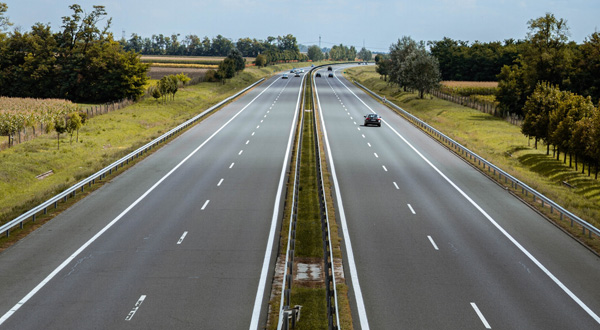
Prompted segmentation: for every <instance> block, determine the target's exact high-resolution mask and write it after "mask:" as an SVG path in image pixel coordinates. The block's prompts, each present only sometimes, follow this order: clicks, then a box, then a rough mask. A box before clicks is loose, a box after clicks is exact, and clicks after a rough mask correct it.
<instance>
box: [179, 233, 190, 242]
mask: <svg viewBox="0 0 600 330" xmlns="http://www.w3.org/2000/svg"><path fill="white" fill-rule="evenodd" d="M187 233H188V232H187V231H184V232H183V235H181V237H180V238H179V241H177V244H181V242H183V240H184V239H185V237H186V236H187Z"/></svg>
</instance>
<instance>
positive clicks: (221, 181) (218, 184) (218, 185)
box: [217, 179, 223, 187]
mask: <svg viewBox="0 0 600 330" xmlns="http://www.w3.org/2000/svg"><path fill="white" fill-rule="evenodd" d="M221 183H223V179H221V180H219V183H217V187H220V186H221Z"/></svg>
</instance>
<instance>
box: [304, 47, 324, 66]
mask: <svg viewBox="0 0 600 330" xmlns="http://www.w3.org/2000/svg"><path fill="white" fill-rule="evenodd" d="M307 54H308V58H309V59H310V60H311V61H314V62H316V61H321V60H322V59H323V52H322V51H321V48H319V46H317V45H312V46H310V47H308V52H307Z"/></svg>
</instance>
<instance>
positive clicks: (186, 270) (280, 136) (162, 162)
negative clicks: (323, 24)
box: [0, 76, 302, 330]
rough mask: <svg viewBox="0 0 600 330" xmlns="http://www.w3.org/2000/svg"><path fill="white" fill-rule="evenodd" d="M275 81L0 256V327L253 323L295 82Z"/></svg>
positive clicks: (265, 277) (264, 292)
mask: <svg viewBox="0 0 600 330" xmlns="http://www.w3.org/2000/svg"><path fill="white" fill-rule="evenodd" d="M280 78H281V76H276V77H274V78H272V79H270V80H268V81H266V82H264V83H263V84H261V85H260V86H259V87H257V88H255V89H254V90H252V91H250V92H248V93H247V94H246V95H245V96H243V97H241V98H239V99H238V100H237V101H235V102H233V103H231V104H230V105H227V106H226V107H225V108H223V109H221V110H219V111H218V112H216V113H214V114H213V115H212V116H210V117H209V118H207V119H206V120H204V121H203V122H201V123H200V124H198V125H196V126H195V127H194V128H192V129H190V130H189V131H188V132H186V133H184V134H183V135H181V136H180V137H178V138H176V139H175V140H173V141H171V142H169V143H168V145H166V146H164V147H163V148H162V149H160V150H159V151H157V152H155V153H154V154H152V155H150V156H148V158H146V159H145V160H143V161H142V162H140V163H139V164H137V165H136V166H135V167H133V168H132V169H130V170H128V171H127V172H126V173H123V174H121V175H120V176H118V177H117V178H115V179H114V180H112V181H111V182H110V183H109V184H106V185H105V186H103V187H102V188H101V189H99V190H97V191H95V192H94V193H92V194H91V195H90V196H89V197H87V198H85V199H84V200H82V201H80V202H79V203H77V204H76V205H75V206H73V207H72V208H70V209H69V210H67V211H65V212H64V213H62V214H61V215H60V216H58V217H56V218H55V219H53V220H52V221H50V222H48V223H47V224H45V225H44V226H43V227H41V228H40V229H38V230H37V231H35V232H34V233H32V234H31V235H29V236H28V237H27V238H25V239H23V240H22V241H20V242H19V243H17V244H16V245H14V246H13V247H11V248H9V249H7V250H6V251H4V252H3V253H1V254H0V265H1V267H0V317H1V318H0V328H1V329H19V330H24V329H248V328H251V329H256V328H257V327H259V326H262V325H264V323H265V322H266V306H267V300H268V298H269V293H270V283H271V279H270V277H271V276H272V274H273V265H274V258H275V256H274V253H273V252H274V251H275V250H276V246H277V238H278V235H279V233H278V219H281V214H280V212H281V208H282V202H281V197H282V196H283V190H282V188H283V186H284V183H285V180H286V177H285V175H286V171H287V164H288V161H289V157H290V145H291V141H292V136H291V135H292V134H293V127H295V124H296V121H297V120H296V118H297V114H298V112H297V104H298V100H299V96H300V94H299V91H300V85H301V84H300V82H301V80H302V78H294V77H292V78H290V79H287V80H286V79H280ZM202 110H203V109H199V112H200V111H202Z"/></svg>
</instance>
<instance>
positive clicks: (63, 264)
mask: <svg viewBox="0 0 600 330" xmlns="http://www.w3.org/2000/svg"><path fill="white" fill-rule="evenodd" d="M275 81H277V80H275ZM275 81H274V82H273V83H271V85H269V86H267V87H266V88H265V89H264V90H263V91H262V92H260V93H259V94H258V95H257V96H256V97H255V98H254V99H252V101H250V102H249V103H248V104H247V105H246V106H244V107H243V108H242V109H241V110H240V111H238V112H237V113H236V114H235V115H233V116H232V117H231V118H230V119H229V120H228V121H227V122H226V123H225V124H223V126H221V127H220V128H219V129H218V130H216V131H215V132H214V133H213V134H212V135H211V136H209V137H208V138H207V139H206V140H205V141H204V142H202V144H200V145H199V146H198V147H197V148H196V149H194V151H192V152H191V153H190V154H189V155H187V156H186V157H185V158H184V159H183V160H182V161H181V162H179V164H177V165H175V167H173V168H172V169H171V170H170V171H169V172H168V173H167V174H165V175H164V176H163V177H162V178H161V179H160V180H158V181H157V182H156V183H155V184H154V185H153V186H152V187H150V188H149V189H148V190H146V192H145V193H144V194H142V195H141V196H140V197H138V199H136V200H135V202H133V203H131V205H129V206H128V207H127V208H126V209H125V210H124V211H123V212H121V213H120V214H119V215H118V216H117V217H116V218H114V219H113V220H112V221H111V222H109V223H108V224H107V225H106V226H104V228H102V229H101V230H100V231H98V232H97V233H96V235H94V236H92V238H90V239H89V240H88V241H87V242H85V243H84V244H83V245H82V246H81V247H79V249H77V250H76V251H75V252H74V253H73V254H71V255H70V256H69V257H68V258H67V259H66V260H65V261H63V262H62V263H61V264H60V265H58V267H56V268H55V269H54V270H53V271H52V272H51V273H50V274H48V276H46V278H44V279H43V280H42V281H41V282H40V283H39V284H38V285H37V286H36V287H35V288H33V289H32V290H31V291H30V292H29V293H28V294H27V295H25V297H23V299H21V300H20V301H19V302H18V303H17V304H16V305H14V306H13V307H12V308H11V309H10V310H9V311H8V312H6V313H5V314H4V315H3V316H2V317H1V318H0V325H2V323H4V322H6V320H7V319H8V318H9V317H11V316H12V314H14V313H15V312H16V311H17V310H18V309H19V308H21V306H23V305H24V304H25V303H27V301H29V299H31V297H33V296H34V295H35V294H36V293H37V292H38V291H39V290H41V289H42V288H43V287H44V286H45V285H46V284H48V282H50V280H52V278H54V276H56V274H58V273H59V272H60V271H61V270H63V269H64V268H65V267H66V266H67V265H68V264H69V263H70V262H71V261H72V260H73V259H75V258H76V257H77V256H78V255H79V254H81V252H83V250H85V249H86V248H87V247H88V246H89V245H90V244H92V243H93V242H94V241H95V240H96V239H98V237H100V236H102V234H104V233H105V232H106V231H107V230H108V229H110V228H111V227H112V226H113V225H114V224H115V223H117V222H118V221H119V220H121V218H123V217H124V216H125V215H126V214H127V213H129V211H131V209H133V208H134V207H135V206H136V205H137V204H139V203H140V202H141V201H142V200H143V199H145V198H146V196H148V195H149V194H150V193H151V192H152V191H153V190H154V189H156V187H158V186H159V185H160V184H161V183H162V182H163V181H165V180H166V179H167V178H168V177H169V176H171V174H173V173H174V172H175V171H176V170H177V169H179V167H181V166H182V165H183V164H184V163H185V162H187V161H188V159H190V158H191V157H192V156H193V155H194V154H196V152H198V150H200V149H201V148H202V147H204V145H205V144H206V143H208V141H210V140H212V138H213V137H214V136H215V135H217V134H218V133H219V132H221V130H223V129H224V128H225V126H227V125H229V123H230V122H231V121H233V120H234V119H235V118H236V117H237V116H238V115H239V114H241V113H242V112H243V111H244V110H246V108H247V107H248V106H250V104H252V103H254V101H255V100H256V99H257V98H258V97H259V96H261V95H262V93H264V92H265V91H266V90H268V89H269V88H270V87H271V86H272V85H273V84H274V83H275Z"/></svg>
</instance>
